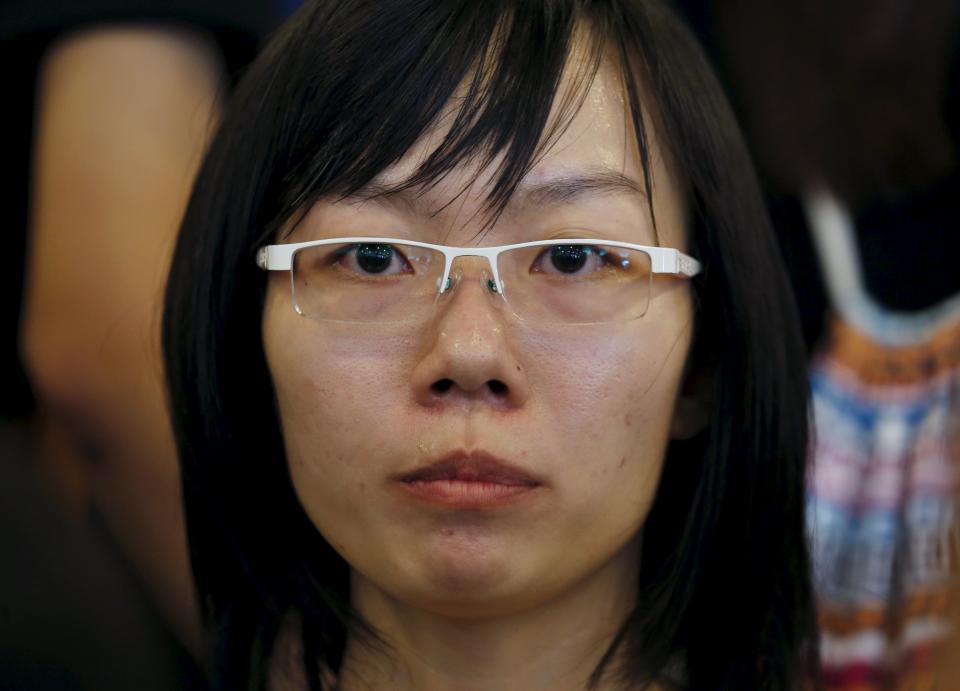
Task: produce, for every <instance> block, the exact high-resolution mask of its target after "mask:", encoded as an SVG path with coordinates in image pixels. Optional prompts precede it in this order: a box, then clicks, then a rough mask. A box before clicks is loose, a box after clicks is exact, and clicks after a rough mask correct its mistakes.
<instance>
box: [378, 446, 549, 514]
mask: <svg viewBox="0 0 960 691" xmlns="http://www.w3.org/2000/svg"><path fill="white" fill-rule="evenodd" d="M393 479H394V480H395V481H396V482H398V483H399V484H400V486H401V488H402V489H403V490H405V492H406V493H408V494H410V495H412V496H414V497H416V498H418V499H421V500H425V501H428V502H432V503H437V504H443V505H447V506H451V507H458V508H484V507H492V506H497V505H502V504H507V503H514V502H515V501H516V500H518V499H519V498H522V497H524V496H528V495H532V494H534V493H535V491H536V490H537V489H538V488H539V487H541V486H542V485H543V482H542V481H541V480H540V479H538V478H537V477H536V476H534V475H533V474H531V473H529V472H527V471H524V470H521V469H520V468H517V467H516V466H512V465H510V464H508V463H506V462H505V461H503V460H501V459H499V458H497V457H496V456H493V455H491V454H488V453H486V452H482V451H474V452H470V453H464V452H455V453H453V454H449V455H447V456H445V457H443V458H441V459H439V460H437V461H434V462H432V463H429V464H427V465H424V466H421V467H419V468H416V469H414V470H412V471H408V472H405V473H400V474H398V475H396V476H394V478H393Z"/></svg>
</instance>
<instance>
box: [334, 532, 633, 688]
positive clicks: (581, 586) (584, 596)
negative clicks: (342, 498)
mask: <svg viewBox="0 0 960 691" xmlns="http://www.w3.org/2000/svg"><path fill="white" fill-rule="evenodd" d="M637 554H638V550H637V544H636V543H635V541H631V542H630V544H628V545H627V546H626V547H625V548H624V549H623V550H621V552H620V553H619V554H618V555H617V556H615V557H614V558H613V559H612V560H611V561H610V562H608V563H607V564H606V565H605V566H604V567H603V568H602V569H601V570H600V571H598V572H596V573H594V574H592V575H591V576H590V577H589V578H587V579H586V580H584V581H583V582H581V583H578V584H577V585H575V586H573V587H571V588H569V589H567V590H566V591H565V592H563V593H561V594H560V595H558V596H557V597H554V598H552V599H550V600H549V601H546V602H541V603H538V604H537V605H535V606H532V607H529V608H525V609H524V608H519V609H517V610H515V611H512V612H510V613H507V614H504V615H502V616H496V617H472V618H470V617H466V618H454V617H449V616H444V615H441V614H436V613H432V612H428V611H424V610H423V609H418V608H415V607H411V606H409V605H407V604H405V603H403V602H400V601H398V600H397V599H395V598H392V597H391V596H390V595H389V594H387V593H385V592H384V591H383V590H381V589H379V588H378V587H377V586H376V585H374V584H373V583H371V582H369V581H367V580H366V579H364V578H363V577H362V576H360V575H358V574H354V576H353V580H352V599H353V606H354V608H355V609H356V611H358V612H359V613H360V614H361V615H362V616H363V618H364V619H365V620H366V621H367V622H368V623H370V624H371V625H372V626H373V627H374V629H376V630H377V631H378V632H379V633H380V635H381V637H382V638H383V639H384V641H385V642H386V643H387V646H386V647H385V648H384V649H378V648H377V646H369V645H364V644H362V643H360V642H358V641H356V640H349V641H348V643H347V648H346V652H345V656H344V662H343V664H342V666H341V675H340V685H339V689H340V690H341V691H358V690H361V689H362V690H364V691H369V690H370V689H388V688H389V689H395V690H396V691H406V690H413V689H416V690H418V691H448V690H452V689H457V690H458V691H487V690H488V689H489V690H493V689H497V690H498V691H514V690H516V691H519V690H521V689H522V690H527V689H553V690H555V691H568V690H569V691H574V690H575V691H583V690H584V689H586V688H587V682H588V680H589V678H590V676H591V674H592V673H593V671H594V669H595V668H596V666H597V664H598V663H599V662H600V659H601V658H602V656H603V654H604V652H606V650H607V648H608V646H609V645H610V644H611V642H612V641H613V638H614V636H615V635H616V632H617V630H618V629H619V627H620V626H621V625H622V623H623V621H624V618H625V617H626V615H627V613H628V612H629V610H630V608H631V607H632V605H633V603H634V601H635V593H636V583H637V578H636V574H637V557H636V555H637ZM601 688H603V689H619V688H621V687H618V686H616V685H614V684H613V683H612V682H608V683H606V684H602V685H601Z"/></svg>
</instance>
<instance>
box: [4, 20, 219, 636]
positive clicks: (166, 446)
mask: <svg viewBox="0 0 960 691" xmlns="http://www.w3.org/2000/svg"><path fill="white" fill-rule="evenodd" d="M221 73H222V68H221V64H220V62H219V57H218V53H217V52H216V50H215V49H214V47H213V45H212V43H211V42H210V41H209V40H207V39H205V38H204V37H203V36H201V35H200V34H195V33H192V32H189V31H186V30H180V29H175V28H171V27H166V26H161V25H157V26H149V27H148V26H143V27H136V26H126V27H120V26H118V27H114V28H103V29H93V30H86V31H83V32H80V33H78V34H75V35H72V36H70V37H68V38H66V39H63V40H61V41H60V42H59V43H58V44H57V45H56V46H54V47H53V48H52V50H51V51H50V53H49V55H48V57H47V59H46V61H45V64H44V66H43V68H42V69H41V72H40V74H39V76H38V84H37V121H36V122H37V126H36V135H35V136H36V139H35V143H34V161H33V194H32V224H31V232H30V250H29V254H28V256H29V259H28V267H27V278H26V286H25V293H24V316H23V323H22V326H21V347H22V350H23V355H24V360H25V363H26V366H27V370H28V372H29V374H30V378H31V381H32V384H33V386H34V389H35V391H36V393H37V397H38V403H39V407H40V409H41V414H42V416H43V419H44V430H45V431H44V435H43V440H42V443H41V454H42V461H41V462H42V463H43V465H44V466H45V467H46V469H47V474H48V476H50V477H51V478H52V479H53V480H54V482H55V483H56V484H58V485H59V487H60V489H61V493H62V494H63V495H64V497H65V498H66V499H67V500H68V501H69V502H70V503H71V504H73V506H74V507H75V508H77V509H78V510H79V512H80V513H81V514H86V513H87V512H88V511H96V512H97V513H98V514H99V515H100V517H102V520H103V521H104V523H105V524H106V526H107V527H108V529H109V530H110V531H111V533H112V535H113V537H114V539H115V540H116V541H117V543H118V544H119V545H120V547H121V548H122V550H123V552H124V553H125V555H126V556H127V558H128V559H129V561H130V562H131V563H132V564H133V566H134V568H135V569H136V570H137V572H138V573H139V575H140V576H141V578H142V579H143V582H144V583H145V585H146V589H147V592H148V593H149V594H150V595H151V596H152V598H153V600H154V601H155V603H156V604H157V605H158V606H159V608H160V611H161V613H162V614H164V615H165V617H166V619H167V621H168V623H169V624H170V625H171V627H172V628H173V630H174V631H175V633H176V634H177V635H178V636H179V637H180V639H181V641H182V642H183V643H184V644H186V645H187V647H188V648H191V649H193V650H194V651H195V652H196V651H197V649H198V645H199V627H198V623H197V617H196V612H195V606H194V596H193V587H192V581H191V578H190V576H189V570H188V562H187V551H186V540H185V533H184V522H183V517H182V508H181V499H180V488H179V476H178V469H177V464H176V455H175V450H174V446H173V441H172V436H171V432H170V429H169V423H168V420H167V415H166V410H165V396H164V393H163V387H162V379H161V364H160V348H159V323H160V310H161V302H162V299H161V298H162V287H163V281H164V279H165V273H166V270H167V264H168V261H169V257H170V253H171V251H172V247H173V242H174V238H175V234H176V230H177V227H178V224H179V219H180V216H181V214H182V212H183V208H184V205H185V202H186V199H187V195H188V193H189V189H190V185H191V182H192V179H193V177H194V174H195V172H196V168H197V165H198V163H199V161H200V158H201V155H202V152H203V147H204V145H205V143H206V140H207V136H208V133H209V130H210V126H211V125H212V123H213V121H214V118H215V116H216V94H217V90H218V86H219V81H220V78H221Z"/></svg>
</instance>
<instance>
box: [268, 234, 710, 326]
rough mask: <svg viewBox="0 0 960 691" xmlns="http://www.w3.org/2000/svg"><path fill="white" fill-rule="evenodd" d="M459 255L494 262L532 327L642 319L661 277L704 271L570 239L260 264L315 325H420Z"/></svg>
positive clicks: (359, 243) (455, 278) (352, 243)
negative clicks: (280, 277) (287, 286)
mask: <svg viewBox="0 0 960 691" xmlns="http://www.w3.org/2000/svg"><path fill="white" fill-rule="evenodd" d="M458 257H484V258H486V260H487V261H486V267H485V268H484V269H482V270H481V271H480V278H481V281H482V282H483V284H484V286H485V288H486V292H487V293H488V294H489V295H490V296H491V298H492V299H494V300H496V301H498V302H500V303H501V304H503V305H505V306H507V307H508V309H510V310H511V311H512V312H513V313H514V315H516V317H517V318H518V319H520V320H523V321H527V322H533V323H557V324H598V323H605V322H618V321H630V320H634V319H639V318H640V317H642V316H643V315H644V314H645V313H646V311H647V306H648V305H649V302H650V293H651V284H652V281H653V277H654V276H655V275H658V274H665V275H668V276H674V277H678V278H690V277H692V276H695V275H696V274H697V273H699V271H700V263H699V262H698V261H697V260H696V259H693V258H692V257H690V256H688V255H686V254H683V253H682V252H680V251H679V250H675V249H671V248H667V247H648V246H645V245H634V244H631V243H627V242H615V241H608V240H589V239H566V238H564V239H559V240H541V241H536V242H521V243H517V244H513V245H501V246H499V247H447V246H446V245H433V244H430V243H426V242H416V241H413V240H398V239H395V238H377V237H346V238H332V239H329V240H312V241H309V242H298V243H291V244H285V245H268V246H266V247H261V248H260V249H259V250H258V252H257V265H258V266H260V268H262V269H264V270H269V271H290V282H291V286H292V289H293V307H294V309H295V310H296V312H297V313H298V314H300V315H302V316H305V317H309V318H310V319H314V320H317V321H336V322H360V323H417V322H423V321H425V320H427V319H429V318H430V315H431V314H432V313H433V311H434V310H435V309H436V304H437V303H438V302H439V301H440V300H441V299H443V297H444V296H446V295H447V294H449V293H450V291H451V290H453V288H454V287H455V286H456V285H458V284H459V282H460V279H461V276H462V274H463V272H462V269H461V268H460V264H459V263H458V268H456V269H454V266H453V264H454V260H455V259H457V258H458Z"/></svg>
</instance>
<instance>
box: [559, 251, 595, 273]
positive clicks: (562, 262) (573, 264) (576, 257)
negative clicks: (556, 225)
mask: <svg viewBox="0 0 960 691" xmlns="http://www.w3.org/2000/svg"><path fill="white" fill-rule="evenodd" d="M590 254H591V251H590V247H588V246H586V245H554V246H553V247H551V248H550V263H551V264H552V265H553V267H554V268H555V269H556V270H557V271H560V272H561V273H565V274H572V273H575V272H577V271H579V270H580V269H582V268H583V267H584V265H585V264H586V263H587V259H588V258H589V256H590Z"/></svg>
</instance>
